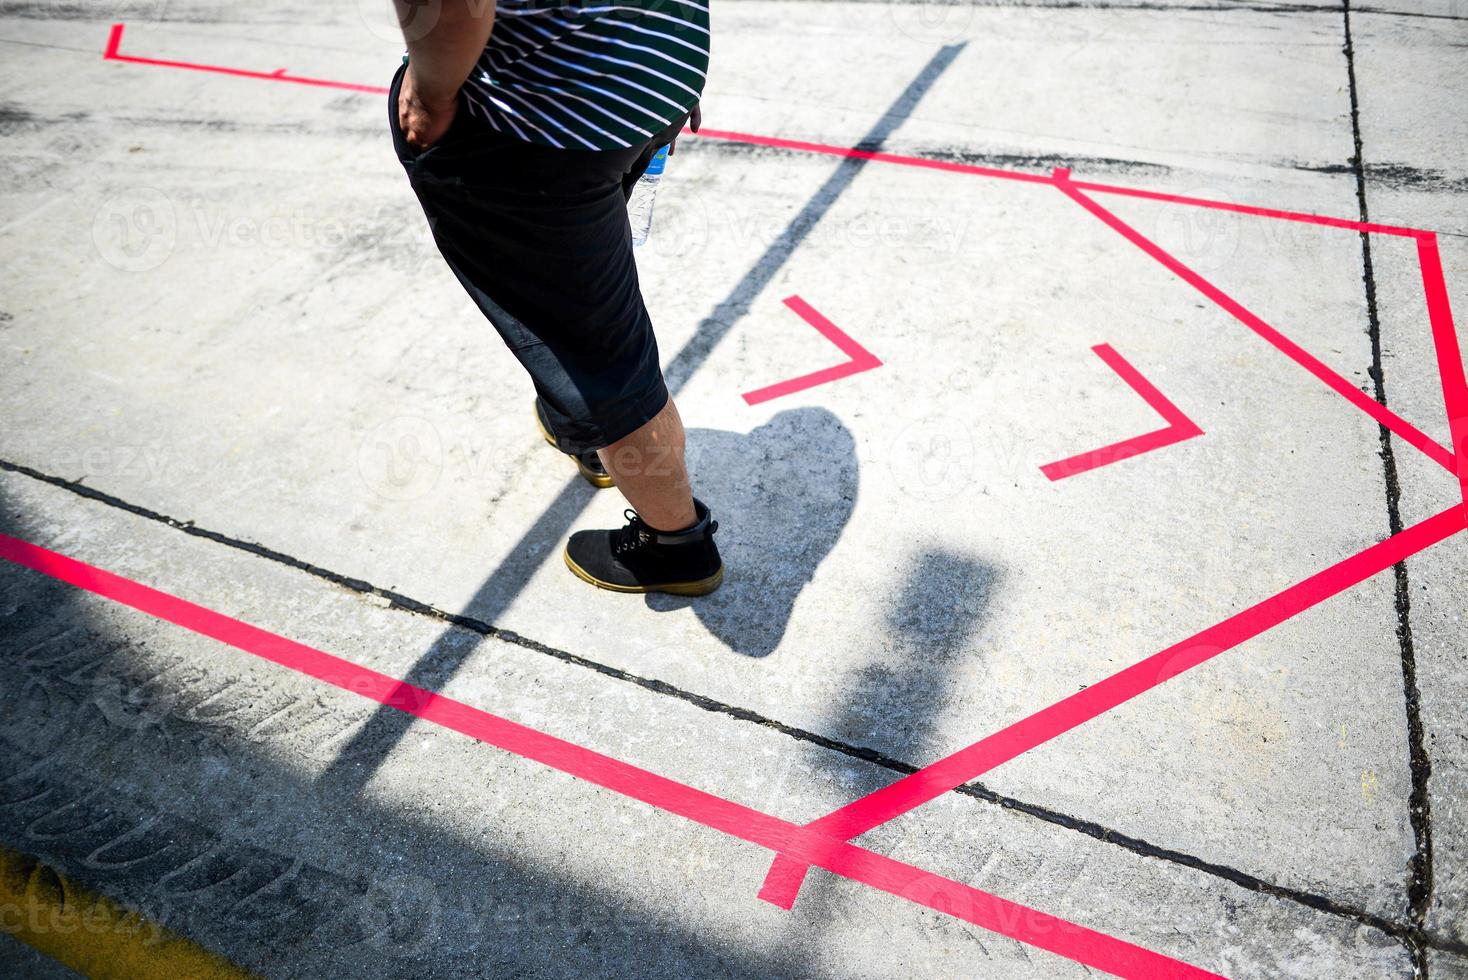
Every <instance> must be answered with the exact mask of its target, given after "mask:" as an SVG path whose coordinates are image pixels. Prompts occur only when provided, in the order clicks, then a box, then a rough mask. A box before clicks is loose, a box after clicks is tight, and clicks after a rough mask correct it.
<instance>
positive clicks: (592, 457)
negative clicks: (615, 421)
mask: <svg viewBox="0 0 1468 980" xmlns="http://www.w3.org/2000/svg"><path fill="white" fill-rule="evenodd" d="M535 425H536V427H537V428H539V429H540V434H541V435H542V436H544V437H545V441H546V442H548V443H550V444H551V445H552V446H554V447H555V448H556V449H560V448H561V447H560V446H557V445H556V437H555V435H554V434H553V433H552V432H551V430H550V426H549V425H547V424H546V421H545V409H543V408H541V407H540V399H539V398H537V399H535ZM567 455H571V454H569V453H568V454H567ZM571 458H572V459H574V460H575V461H576V468H577V469H578V470H580V471H581V475H582V476H583V477H585V478H586V482H587V483H590V484H591V485H592V486H594V487H596V488H597V489H598V490H605V489H607V488H608V487H610V486H612V485H613V482H612V474H610V473H608V472H607V469H606V467H605V466H602V465H601V457H600V456H598V455H597V454H596V450H594V449H593V450H592V451H591V452H586V453H577V454H575V455H571Z"/></svg>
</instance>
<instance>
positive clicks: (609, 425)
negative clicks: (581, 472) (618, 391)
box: [547, 372, 672, 456]
mask: <svg viewBox="0 0 1468 980" xmlns="http://www.w3.org/2000/svg"><path fill="white" fill-rule="evenodd" d="M671 397H672V396H671V395H670V394H669V392H668V386H667V384H666V383H665V382H664V381H663V376H662V373H661V372H659V373H658V376H657V383H656V385H654V386H651V387H649V388H648V390H647V392H646V394H644V395H642V396H641V397H640V398H638V399H637V400H636V401H634V402H630V403H628V404H627V405H625V406H623V407H621V408H620V409H619V411H617V412H616V413H615V414H605V413H604V414H601V415H598V416H597V417H596V418H586V419H578V418H567V417H564V416H561V415H560V414H559V413H558V412H556V411H555V410H554V409H552V410H551V411H550V412H548V413H547V414H548V415H549V416H550V417H549V419H548V420H547V421H549V422H550V430H551V434H552V435H554V436H555V437H556V446H557V448H559V449H560V450H561V451H562V452H564V453H567V454H569V455H572V456H579V455H580V454H582V453H588V452H594V451H595V450H598V449H605V448H606V447H608V446H610V445H611V444H612V443H614V442H617V441H619V440H621V439H625V438H626V437H627V436H630V435H631V434H632V433H634V432H636V431H637V430H638V429H640V428H642V427H643V426H644V425H646V424H647V423H649V422H651V421H652V420H653V418H654V417H655V416H656V415H657V414H658V413H659V412H661V411H662V410H663V408H664V407H666V406H667V404H668V400H669V399H670V398H671Z"/></svg>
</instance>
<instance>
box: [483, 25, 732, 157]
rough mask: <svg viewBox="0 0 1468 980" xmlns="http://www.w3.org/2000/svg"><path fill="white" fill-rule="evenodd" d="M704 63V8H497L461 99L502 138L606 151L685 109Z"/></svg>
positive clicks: (695, 95)
mask: <svg viewBox="0 0 1468 980" xmlns="http://www.w3.org/2000/svg"><path fill="white" fill-rule="evenodd" d="M708 62H709V10H708V4H707V3H706V2H705V0H569V2H558V0H499V2H498V4H497V6H496V8H495V22H494V30H493V31H492V32H491V34H490V36H489V44H488V45H487V46H486V47H485V49H484V54H483V55H481V56H480V58H479V63H478V64H477V65H476V66H475V68H474V71H473V72H471V73H470V75H469V79H468V81H466V82H465V83H464V95H465V96H466V98H467V99H468V102H469V106H470V110H471V111H473V112H476V113H478V114H480V115H482V116H484V118H486V119H487V120H488V121H489V124H490V125H491V126H493V127H495V128H496V129H498V130H500V131H501V132H504V133H507V134H509V135H512V136H516V137H518V138H520V139H523V140H528V141H529V142H532V143H540V144H543V145H546V146H554V147H560V148H563V149H574V150H610V149H615V148H618V147H626V146H635V145H637V144H639V143H642V142H644V141H646V140H647V139H649V138H650V137H652V136H654V135H656V134H657V133H658V132H659V131H661V130H663V129H666V128H667V126H668V125H669V124H670V123H672V122H674V121H675V120H677V119H678V118H680V117H681V116H682V115H683V114H684V113H686V112H687V111H688V110H689V109H691V108H693V106H694V104H695V103H697V102H698V99H699V96H700V95H701V94H702V93H703V83H704V73H705V72H706V71H707V70H708Z"/></svg>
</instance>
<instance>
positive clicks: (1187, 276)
mask: <svg viewBox="0 0 1468 980" xmlns="http://www.w3.org/2000/svg"><path fill="white" fill-rule="evenodd" d="M1055 186H1056V187H1058V188H1060V190H1061V191H1062V192H1064V193H1065V194H1066V196H1068V197H1069V198H1071V200H1073V201H1075V202H1076V203H1077V204H1079V205H1080V206H1081V207H1083V208H1085V209H1086V210H1087V211H1089V212H1091V214H1093V215H1095V216H1096V217H1097V218H1099V219H1101V221H1102V223H1103V224H1105V225H1106V226H1107V227H1109V228H1111V229H1112V230H1113V231H1115V232H1116V233H1117V234H1119V235H1121V236H1122V237H1123V238H1125V239H1126V240H1127V241H1129V242H1131V243H1132V244H1133V245H1135V246H1137V248H1139V249H1141V250H1142V251H1143V252H1146V253H1147V254H1148V255H1150V256H1151V257H1152V258H1154V259H1156V260H1157V261H1158V262H1159V263H1160V264H1161V265H1163V266H1164V267H1166V268H1167V269H1168V270H1169V271H1171V272H1172V273H1173V275H1175V276H1177V277H1178V278H1179V279H1181V280H1183V281H1184V282H1186V283H1187V284H1188V285H1190V286H1192V287H1193V288H1194V289H1196V290H1198V292H1200V293H1202V294H1203V295H1204V296H1207V297H1208V298H1209V299H1210V300H1212V301H1213V302H1214V303H1216V304H1218V306H1219V307H1220V308H1222V309H1223V310H1224V311H1225V312H1227V313H1229V314H1231V315H1232V316H1233V317H1234V319H1236V320H1238V321H1239V322H1240V323H1242V324H1243V325H1244V326H1246V327H1248V328H1249V329H1250V330H1252V331H1254V332H1255V333H1256V334H1258V335H1259V336H1260V337H1262V338H1264V340H1266V341H1268V342H1269V343H1270V344H1272V345H1274V346H1275V347H1276V348H1278V349H1279V350H1280V352H1282V353H1283V354H1284V355H1285V356H1286V357H1288V358H1289V359H1290V360H1292V361H1294V362H1295V363H1296V364H1298V365H1300V366H1301V367H1302V368H1304V369H1305V370H1306V371H1309V372H1310V373H1311V374H1312V375H1314V376H1315V377H1316V378H1318V379H1319V380H1321V381H1323V382H1324V383H1325V384H1326V386H1327V387H1329V388H1331V389H1332V390H1333V391H1335V392H1336V393H1337V394H1339V395H1341V396H1342V397H1344V398H1345V399H1346V400H1347V401H1349V402H1350V403H1351V404H1353V405H1355V406H1356V407H1357V408H1359V409H1361V411H1363V412H1365V413H1366V414H1367V415H1369V416H1371V417H1372V418H1373V419H1375V420H1376V421H1377V422H1378V423H1380V424H1381V425H1384V426H1386V427H1387V428H1388V429H1390V430H1391V431H1392V432H1395V433H1396V434H1397V435H1398V436H1400V437H1401V438H1402V439H1403V440H1404V441H1406V442H1407V443H1409V444H1410V445H1412V446H1415V447H1416V448H1417V449H1419V450H1421V451H1422V452H1423V453H1425V454H1426V455H1427V456H1428V457H1429V458H1430V459H1432V460H1433V461H1434V462H1436V463H1437V464H1438V465H1440V466H1442V467H1443V468H1444V469H1446V470H1447V471H1448V472H1449V473H1453V472H1456V463H1455V461H1454V459H1453V454H1452V453H1451V452H1449V451H1448V450H1447V449H1444V448H1443V447H1442V446H1440V445H1438V444H1437V443H1436V442H1434V441H1433V440H1432V439H1431V438H1429V437H1428V436H1427V435H1426V434H1425V433H1424V432H1422V430H1421V429H1418V428H1417V427H1416V426H1415V425H1413V424H1412V423H1410V422H1408V421H1407V420H1406V419H1404V418H1402V417H1401V416H1400V415H1398V414H1397V413H1395V412H1393V411H1392V410H1391V409H1389V408H1387V407H1386V406H1385V405H1383V404H1381V403H1380V402H1378V401H1377V400H1376V399H1374V398H1372V397H1371V396H1369V395H1367V394H1366V393H1365V392H1364V391H1362V390H1361V389H1360V388H1357V387H1356V386H1355V385H1353V384H1351V382H1349V381H1347V380H1346V379H1345V378H1343V377H1341V376H1340V375H1339V374H1337V373H1336V372H1335V371H1333V370H1331V368H1330V367H1328V366H1327V365H1326V364H1325V363H1324V362H1323V361H1321V360H1320V359H1319V358H1317V357H1316V356H1315V355H1314V354H1312V353H1310V352H1309V351H1307V350H1306V349H1305V348H1303V347H1301V346H1300V345H1299V344H1297V343H1295V342H1294V341H1293V340H1291V339H1290V338H1288V337H1286V336H1285V335H1284V334H1283V333H1281V332H1280V331H1278V330H1276V329H1275V328H1274V327H1271V326H1270V325H1269V324H1267V323H1265V322H1264V321H1263V320H1262V319H1260V318H1259V317H1258V316H1257V315H1256V314H1254V313H1253V312H1252V311H1250V310H1248V309H1247V308H1245V307H1244V305H1243V304H1242V303H1240V302H1239V301H1238V300H1236V299H1234V298H1233V297H1232V296H1230V295H1228V294H1227V293H1225V292H1224V291H1223V290H1221V289H1219V288H1218V287H1217V286H1215V285H1213V283H1211V282H1209V281H1208V280H1207V279H1204V278H1203V277H1202V276H1201V275H1199V274H1198V273H1197V272H1194V271H1193V270H1192V269H1190V268H1189V267H1188V266H1186V265H1184V264H1183V263H1182V262H1181V261H1179V260H1178V259H1177V258H1176V257H1175V256H1173V255H1172V253H1170V252H1167V251H1165V250H1164V249H1163V248H1162V247H1161V246H1160V245H1158V244H1157V243H1156V242H1153V241H1152V240H1151V239H1149V238H1147V237H1146V236H1145V235H1143V234H1142V233H1141V232H1139V231H1137V230H1136V229H1135V228H1133V227H1132V226H1131V225H1128V224H1127V223H1126V222H1124V221H1122V220H1121V219H1120V218H1118V217H1117V216H1116V215H1115V214H1113V213H1112V212H1110V211H1108V210H1106V209H1105V208H1103V207H1102V206H1101V205H1099V204H1097V203H1096V202H1095V201H1093V200H1092V199H1091V198H1089V197H1087V196H1086V195H1085V194H1083V193H1081V192H1080V191H1079V190H1078V189H1077V186H1076V184H1074V183H1073V182H1072V181H1071V180H1070V176H1069V172H1068V171H1063V170H1061V171H1057V172H1056V179H1055Z"/></svg>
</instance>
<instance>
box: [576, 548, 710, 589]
mask: <svg viewBox="0 0 1468 980" xmlns="http://www.w3.org/2000/svg"><path fill="white" fill-rule="evenodd" d="M561 557H563V558H565V559H566V567H567V568H569V569H570V570H571V574H572V575H575V576H576V577H577V578H579V579H580V580H581V581H583V582H587V583H589V584H591V585H594V586H596V587H597V588H598V589H606V590H607V591H608V592H622V593H646V592H666V593H668V594H669V595H686V596H701V595H708V594H709V593H710V592H712V591H714V590H715V589H717V588H718V587H719V586H720V585H722V584H723V582H724V566H722V565H720V566H719V570H718V571H717V572H715V573H714V574H712V575H710V576H709V577H708V578H702V579H698V580H696V581H693V582H664V583H661V584H659V585H618V584H617V583H616V582H605V581H602V580H601V579H599V578H597V577H596V576H595V575H592V574H591V573H590V572H588V571H587V570H586V569H584V568H582V567H581V566H580V565H578V564H576V562H575V560H574V559H573V558H572V557H571V553H570V552H567V551H563V552H562V553H561Z"/></svg>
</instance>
